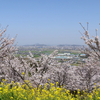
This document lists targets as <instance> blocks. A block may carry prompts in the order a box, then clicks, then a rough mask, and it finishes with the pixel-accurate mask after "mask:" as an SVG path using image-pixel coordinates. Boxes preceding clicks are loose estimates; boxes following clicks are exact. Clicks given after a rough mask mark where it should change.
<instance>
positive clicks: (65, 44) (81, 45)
mask: <svg viewBox="0 0 100 100" xmlns="http://www.w3.org/2000/svg"><path fill="white" fill-rule="evenodd" d="M57 46H83V45H77V44H60V45H57Z"/></svg>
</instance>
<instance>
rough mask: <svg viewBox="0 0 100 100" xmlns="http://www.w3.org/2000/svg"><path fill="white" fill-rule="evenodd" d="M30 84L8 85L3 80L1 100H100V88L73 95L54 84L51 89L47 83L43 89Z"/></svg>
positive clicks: (0, 87)
mask: <svg viewBox="0 0 100 100" xmlns="http://www.w3.org/2000/svg"><path fill="white" fill-rule="evenodd" d="M26 82H27V83H28V84H29V86H30V87H31V88H30V87H28V86H27V85H26V84H19V83H18V82H17V83H14V82H13V81H12V82H11V84H8V83H7V82H6V80H3V82H1V84H0V100H100V88H98V89H97V88H95V89H94V90H93V92H92V93H87V92H85V91H84V90H83V91H82V93H81V92H80V90H79V89H78V90H77V94H71V93H70V91H69V90H67V89H64V88H63V86H62V87H58V86H57V84H58V82H57V84H56V86H55V85H54V84H53V83H50V88H49V89H48V88H47V85H48V84H47V83H46V84H45V86H44V87H43V88H42V86H41V85H40V86H39V87H38V88H34V87H32V86H31V84H30V83H29V81H27V80H26Z"/></svg>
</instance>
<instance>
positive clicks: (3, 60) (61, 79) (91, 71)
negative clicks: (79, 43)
mask: <svg viewBox="0 0 100 100" xmlns="http://www.w3.org/2000/svg"><path fill="white" fill-rule="evenodd" d="M83 29H85V28H83ZM5 31H6V29H5V30H4V31H1V33H0V43H1V45H0V82H1V81H2V79H7V82H9V83H10V82H11V81H14V82H19V83H26V81H25V80H29V82H30V83H31V84H32V86H34V87H38V86H39V85H42V86H44V84H45V83H48V84H49V83H54V84H56V82H58V86H63V87H64V88H67V89H70V90H77V89H81V90H83V89H84V90H86V89H88V91H91V90H93V89H94V83H97V85H98V86H99V81H100V64H99V57H100V56H99V55H100V52H99V51H100V46H99V44H100V42H99V38H98V36H96V37H95V39H94V40H93V39H90V37H89V34H88V31H87V30H86V31H85V33H84V35H83V37H82V39H83V40H84V41H85V43H86V44H87V45H88V46H89V47H90V48H91V50H90V51H89V50H88V51H87V52H86V50H85V52H86V53H87V54H88V55H90V57H89V58H88V59H87V60H86V63H85V64H84V65H80V66H71V64H70V63H68V62H63V63H61V62H58V61H57V60H55V59H53V57H54V56H55V55H57V53H58V51H57V50H55V51H54V52H53V53H52V54H50V55H49V56H47V55H43V54H42V55H41V57H40V58H39V60H36V59H35V58H34V55H32V53H31V52H30V51H29V54H30V55H27V58H23V57H22V56H20V57H15V55H14V52H15V51H16V48H15V47H14V46H13V45H14V40H15V39H8V38H4V37H3V33H4V32H5ZM93 43H95V45H94V44H93ZM26 84H27V83H26ZM27 85H28V84H27ZM48 87H49V85H48Z"/></svg>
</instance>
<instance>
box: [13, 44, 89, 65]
mask: <svg viewBox="0 0 100 100" xmlns="http://www.w3.org/2000/svg"><path fill="white" fill-rule="evenodd" d="M17 49H18V50H17V51H16V53H15V55H16V56H20V55H21V56H23V57H26V56H27V55H29V51H31V53H32V54H33V55H34V57H36V58H37V59H38V57H40V56H41V54H46V55H49V54H51V53H52V52H53V51H54V50H58V55H56V56H55V57H53V59H55V60H58V61H61V62H63V61H64V62H65V61H69V60H72V61H73V64H75V65H79V64H81V63H85V59H87V55H86V54H82V53H81V50H84V49H85V46H83V45H68V44H65V45H63V44H62V45H56V46H51V45H45V44H34V45H24V46H17Z"/></svg>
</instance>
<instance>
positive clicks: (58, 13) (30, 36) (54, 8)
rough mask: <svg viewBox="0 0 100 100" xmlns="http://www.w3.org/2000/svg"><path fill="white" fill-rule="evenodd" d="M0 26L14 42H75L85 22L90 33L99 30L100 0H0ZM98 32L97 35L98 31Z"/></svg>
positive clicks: (50, 43) (77, 41) (77, 40)
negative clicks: (14, 38) (14, 39)
mask: <svg viewBox="0 0 100 100" xmlns="http://www.w3.org/2000/svg"><path fill="white" fill-rule="evenodd" d="M0 4H1V5H0V19H1V20H0V24H1V25H0V26H1V29H4V28H5V27H6V26H7V25H9V27H8V28H7V31H6V36H8V35H9V36H10V37H11V38H12V37H15V36H16V34H18V35H17V38H16V42H15V43H17V42H18V45H33V44H37V43H39V44H47V45H59V44H76V45H84V41H83V40H81V39H80V37H81V34H80V33H79V32H78V31H79V30H80V31H81V32H82V33H83V32H84V30H83V29H82V27H81V26H80V25H79V22H81V23H82V24H83V26H85V27H86V26H87V25H86V23H87V22H89V33H90V36H95V35H96V34H95V29H96V28H97V29H98V35H99V33H100V26H99V23H100V13H99V11H100V0H30V1H28V0H20V1H19V0H0ZM99 36H100V35H99Z"/></svg>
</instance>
